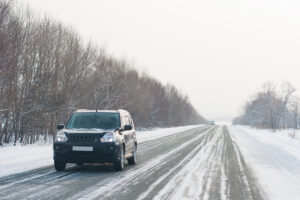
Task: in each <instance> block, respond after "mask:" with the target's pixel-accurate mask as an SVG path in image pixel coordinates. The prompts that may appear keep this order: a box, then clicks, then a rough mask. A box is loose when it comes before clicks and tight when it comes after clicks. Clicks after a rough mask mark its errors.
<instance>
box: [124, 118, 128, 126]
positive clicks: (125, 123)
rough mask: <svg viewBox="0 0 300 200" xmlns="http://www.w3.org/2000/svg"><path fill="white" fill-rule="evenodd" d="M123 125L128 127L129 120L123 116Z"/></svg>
mask: <svg viewBox="0 0 300 200" xmlns="http://www.w3.org/2000/svg"><path fill="white" fill-rule="evenodd" d="M124 125H129V120H128V117H127V116H124Z"/></svg>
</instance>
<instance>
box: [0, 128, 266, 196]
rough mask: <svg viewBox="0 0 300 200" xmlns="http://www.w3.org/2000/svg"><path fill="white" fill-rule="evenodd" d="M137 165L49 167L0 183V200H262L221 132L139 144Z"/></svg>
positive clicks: (193, 132)
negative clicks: (117, 169) (63, 169)
mask: <svg viewBox="0 0 300 200" xmlns="http://www.w3.org/2000/svg"><path fill="white" fill-rule="evenodd" d="M138 159H139V160H138V164H137V165H136V166H126V168H125V170H124V171H123V172H115V171H114V170H113V168H112V166H110V165H84V166H77V165H68V167H67V171H66V172H56V171H54V169H53V166H48V167H44V168H40V169H37V170H32V171H29V172H25V173H21V174H17V175H11V176H6V177H2V178H0V199H3V200H4V199H122V200H126V199H128V200H132V199H233V200H234V199H236V200H243V199H247V200H248V199H250V200H251V199H253V200H254V199H264V198H263V195H262V191H261V189H260V188H259V187H258V185H257V183H256V180H255V178H254V177H253V175H252V173H251V170H250V169H249V168H248V167H247V166H246V164H245V162H244V158H243V156H242V155H241V153H240V150H239V148H238V147H237V145H236V144H235V142H234V141H233V140H232V138H231V136H230V134H229V132H228V129H227V127H225V126H202V127H199V128H195V129H192V130H188V131H184V132H180V133H176V134H173V135H170V136H166V137H162V138H157V139H155V140H150V141H146V142H143V143H139V146H138Z"/></svg>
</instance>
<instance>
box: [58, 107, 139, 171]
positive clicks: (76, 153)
mask: <svg viewBox="0 0 300 200" xmlns="http://www.w3.org/2000/svg"><path fill="white" fill-rule="evenodd" d="M57 129H58V132H57V134H56V137H55V141H54V144H53V149H54V167H55V169H56V170H57V171H62V170H65V167H66V163H77V164H78V165H80V164H83V163H113V165H114V168H115V170H117V171H122V170H123V168H124V159H127V160H128V164H129V165H134V164H136V162H137V140H136V134H135V128H134V124H133V121H132V118H131V116H130V114H129V112H127V111H125V110H98V111H97V110H77V111H76V112H74V113H73V115H72V116H71V117H70V119H69V121H68V123H67V124H66V126H64V124H59V125H57Z"/></svg>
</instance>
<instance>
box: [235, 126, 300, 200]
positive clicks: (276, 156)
mask: <svg viewBox="0 0 300 200" xmlns="http://www.w3.org/2000/svg"><path fill="white" fill-rule="evenodd" d="M229 130H230V132H231V134H232V135H233V138H234V139H235V140H236V142H237V143H238V146H239V148H240V149H241V151H242V153H243V155H244V157H245V159H246V162H247V164H248V165H250V166H251V168H252V169H253V170H254V172H255V174H256V176H257V178H258V181H259V183H260V184H261V186H262V187H263V189H264V190H265V192H266V193H267V195H268V196H269V197H270V199H272V200H273V199H274V200H277V199H278V200H281V199H289V200H298V199H299V197H300V138H299V136H300V132H299V131H298V132H297V133H296V137H295V138H292V137H290V136H289V135H290V134H291V133H293V130H282V131H277V132H273V131H272V130H260V129H254V128H250V127H246V126H230V127H229Z"/></svg>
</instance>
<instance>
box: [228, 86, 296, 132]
mask: <svg viewBox="0 0 300 200" xmlns="http://www.w3.org/2000/svg"><path fill="white" fill-rule="evenodd" d="M295 91H296V88H295V87H293V86H292V85H291V83H289V82H282V83H281V85H278V84H275V83H271V82H268V83H265V84H264V85H263V86H262V88H261V89H260V90H259V91H258V92H257V93H256V94H255V95H254V96H253V98H252V99H251V100H250V101H248V102H247V103H246V104H245V105H244V106H243V110H242V113H241V115H240V116H238V117H236V118H235V119H234V120H233V124H240V125H250V126H253V127H258V128H269V129H273V130H274V131H275V130H276V129H283V128H294V129H297V128H298V127H299V110H298V107H299V100H298V98H297V96H296V95H295Z"/></svg>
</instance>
